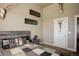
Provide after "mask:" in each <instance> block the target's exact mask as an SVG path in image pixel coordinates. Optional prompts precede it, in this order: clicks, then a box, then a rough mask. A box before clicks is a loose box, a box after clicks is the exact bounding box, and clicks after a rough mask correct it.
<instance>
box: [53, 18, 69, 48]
mask: <svg viewBox="0 0 79 59" xmlns="http://www.w3.org/2000/svg"><path fill="white" fill-rule="evenodd" d="M67 41H68V17H63V18H58V19H54V45H55V46H58V47H61V48H67Z"/></svg>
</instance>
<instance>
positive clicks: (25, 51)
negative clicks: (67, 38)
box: [0, 44, 59, 56]
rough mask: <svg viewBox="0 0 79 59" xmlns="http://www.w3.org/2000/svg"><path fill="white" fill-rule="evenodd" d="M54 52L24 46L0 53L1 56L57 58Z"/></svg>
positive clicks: (28, 45) (47, 49) (30, 45)
mask: <svg viewBox="0 0 79 59" xmlns="http://www.w3.org/2000/svg"><path fill="white" fill-rule="evenodd" d="M55 51H56V50H54V49H50V48H47V47H42V46H39V45H36V44H26V45H24V46H21V47H16V48H12V49H8V50H4V52H5V53H2V54H1V53H0V55H2V56H59V54H57V53H55Z"/></svg>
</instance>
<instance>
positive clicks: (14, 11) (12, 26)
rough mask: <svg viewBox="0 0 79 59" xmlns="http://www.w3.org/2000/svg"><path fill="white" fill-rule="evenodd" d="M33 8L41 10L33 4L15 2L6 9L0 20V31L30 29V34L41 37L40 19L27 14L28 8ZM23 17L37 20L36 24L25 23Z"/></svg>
mask: <svg viewBox="0 0 79 59" xmlns="http://www.w3.org/2000/svg"><path fill="white" fill-rule="evenodd" d="M30 9H33V10H35V11H37V12H40V13H41V12H42V9H41V8H40V7H39V6H36V5H35V4H33V3H32V4H30V3H29V4H28V3H27V4H17V5H16V6H14V7H13V8H10V9H8V10H7V15H6V18H5V19H4V20H0V31H31V36H32V37H33V36H34V35H38V37H39V38H40V39H42V28H41V27H42V19H41V18H39V17H35V16H32V15H30V14H29V10H30ZM24 18H30V19H34V20H37V21H38V25H31V24H25V23H24Z"/></svg>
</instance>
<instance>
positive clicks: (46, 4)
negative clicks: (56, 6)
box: [36, 3, 53, 8]
mask: <svg viewBox="0 0 79 59" xmlns="http://www.w3.org/2000/svg"><path fill="white" fill-rule="evenodd" d="M51 4H53V3H36V5H37V6H39V7H41V8H44V7H47V6H49V5H51Z"/></svg>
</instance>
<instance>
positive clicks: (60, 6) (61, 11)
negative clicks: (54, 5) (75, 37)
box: [58, 3, 64, 13]
mask: <svg viewBox="0 0 79 59" xmlns="http://www.w3.org/2000/svg"><path fill="white" fill-rule="evenodd" d="M58 7H59V12H60V13H63V12H64V9H63V3H58Z"/></svg>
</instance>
